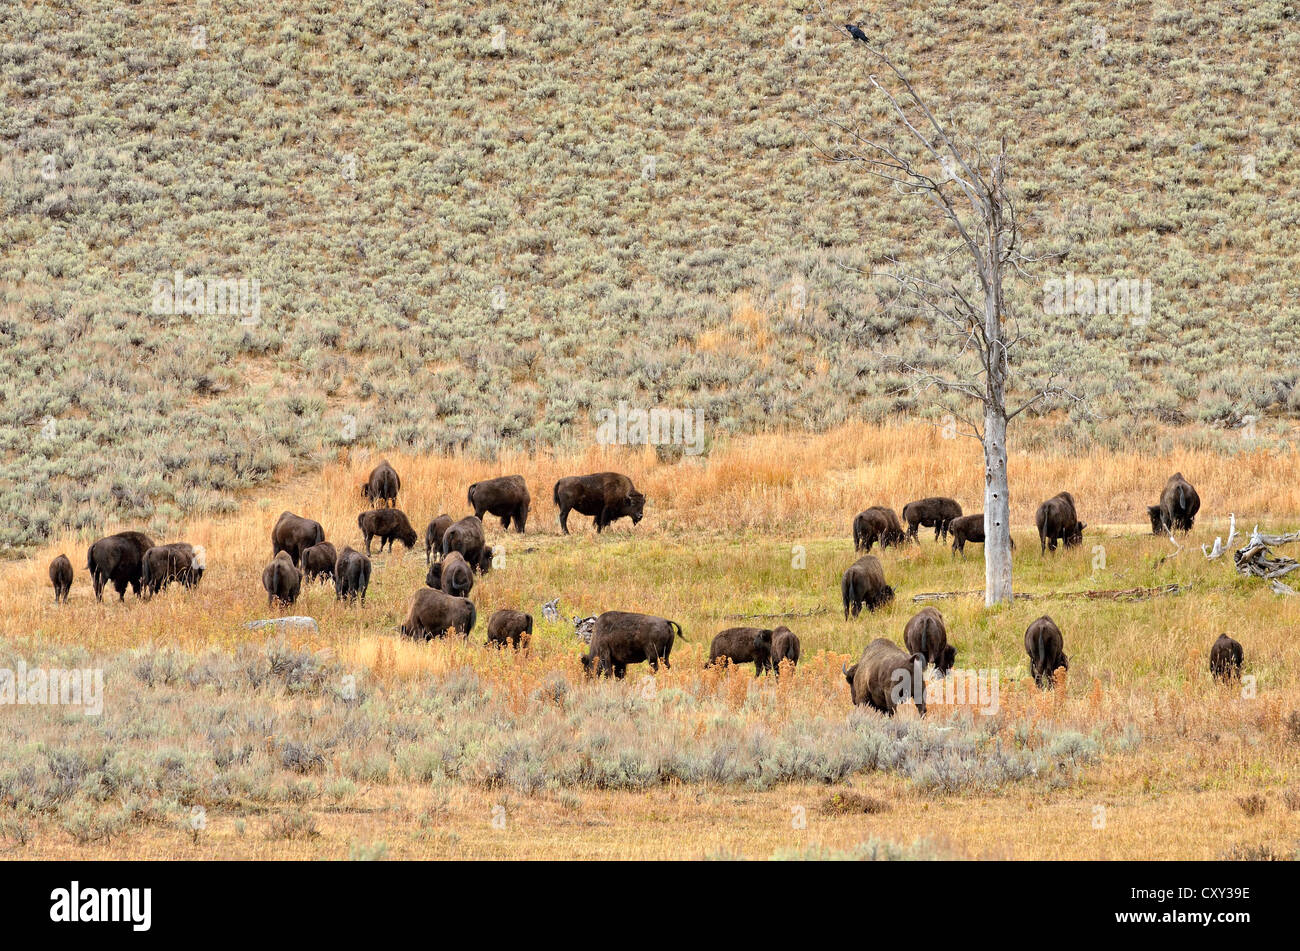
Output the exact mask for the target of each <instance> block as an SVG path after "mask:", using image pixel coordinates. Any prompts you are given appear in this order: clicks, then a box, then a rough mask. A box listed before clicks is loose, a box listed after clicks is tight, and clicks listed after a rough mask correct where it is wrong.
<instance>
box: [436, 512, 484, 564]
mask: <svg viewBox="0 0 1300 951" xmlns="http://www.w3.org/2000/svg"><path fill="white" fill-rule="evenodd" d="M453 551H458V552H460V553H461V554H462V555H464V556H465V560H466V561H467V562H469V563H470V565H471V566H473V567H475V568H477V569H478V572H479V574H483V573H485V572H486V570H487V568H485V567H484V564H483V562H484V556H487V567H488V568H490V567H491V566H492V558H491V555H490V552H491V551H492V549H490V548H488V547H487V546H486V545H485V544H484V543H483V523H482V522H481V521H479V519H478V518H477V517H476V516H474V515H466V516H465V517H464V518H462V519H461V520H460V521H459V522H455V523H453V524H452V525H450V526H448V527H447V530H446V531H445V532H443V533H442V554H443V557H444V558H445V557H446V556H447V554H448V553H450V552H453Z"/></svg>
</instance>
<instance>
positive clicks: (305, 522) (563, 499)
mask: <svg viewBox="0 0 1300 951" xmlns="http://www.w3.org/2000/svg"><path fill="white" fill-rule="evenodd" d="M401 487H402V480H401V478H400V477H399V476H398V474H397V472H396V471H395V470H394V469H393V467H392V466H391V465H389V464H388V462H386V461H385V462H382V463H380V464H379V465H378V466H376V467H375V469H374V470H373V471H372V472H371V473H370V476H369V478H368V479H367V480H366V481H365V482H363V483H362V484H361V487H360V489H361V495H362V497H363V498H364V499H365V500H366V501H368V502H369V503H370V504H371V505H373V506H375V507H374V508H370V509H368V510H366V511H363V512H361V513H360V514H359V515H358V516H357V526H358V528H359V529H360V530H361V535H362V537H363V540H364V545H365V551H364V552H361V551H358V550H355V549H353V548H352V547H350V546H344V547H343V548H342V549H341V550H336V548H335V546H334V544H332V543H331V542H328V541H326V539H325V529H324V527H323V526H322V525H321V524H320V522H317V521H314V520H312V519H309V518H303V517H302V516H299V515H296V514H294V513H292V512H282V513H281V514H280V516H279V518H278V519H277V520H276V522H275V525H274V526H273V527H272V529H271V560H270V562H269V563H268V564H267V565H266V567H265V568H264V569H263V571H262V587H263V588H264V589H265V591H266V595H267V604H268V606H272V607H273V606H274V605H275V604H277V603H279V604H281V605H285V606H289V605H292V604H293V603H294V602H295V601H297V599H298V597H299V595H300V594H301V592H302V588H303V583H304V582H306V583H308V584H312V583H320V582H332V583H333V585H334V591H335V597H336V599H337V600H340V601H349V602H360V604H362V605H364V604H365V598H366V590H367V588H368V587H369V584H370V576H371V572H372V563H371V560H370V555H371V545H372V542H373V541H374V540H375V539H378V540H379V551H380V552H383V551H384V549H385V547H387V549H388V550H389V551H390V552H391V551H392V547H393V542H394V541H400V542H401V543H402V544H403V545H404V546H405V547H406V549H407V550H410V549H411V548H413V547H414V546H415V544H416V542H417V540H418V535H417V534H416V531H415V529H414V527H413V526H412V525H411V522H410V519H409V518H408V517H407V515H406V513H405V512H403V511H402V510H401V509H399V508H397V499H398V495H399V493H400V491H401ZM552 498H553V500H554V502H555V505H556V507H557V509H558V511H559V524H560V528H561V529H562V531H563V532H564V533H565V534H568V531H569V529H568V516H569V514H570V513H571V512H577V513H579V514H580V515H586V516H590V517H591V518H592V519H593V520H594V525H595V529H596V531H597V532H598V533H599V532H601V531H602V530H603V529H604V528H605V526H607V525H609V524H611V523H613V522H614V521H616V520H617V519H620V518H630V519H631V520H632V524H633V525H636V524H638V523H639V522H640V521H641V519H642V517H643V515H644V511H645V496H644V495H643V494H642V493H640V492H639V491H637V489H636V487H635V486H634V485H633V484H632V480H631V479H629V478H628V477H627V476H625V475H622V474H620V473H617V472H600V473H594V474H592V475H585V476H566V477H565V478H562V479H560V480H559V481H558V482H556V483H555V488H554V490H553V493H552ZM466 499H467V501H468V503H469V505H470V507H471V508H472V509H473V514H472V515H467V516H465V517H464V518H461V519H459V520H454V519H453V518H452V517H451V516H450V515H447V514H440V515H438V516H437V517H436V518H434V519H432V520H431V521H430V522H429V523H428V526H427V527H426V529H425V533H424V550H425V561H426V563H427V564H428V565H429V568H428V573H427V575H426V577H425V586H424V587H423V588H421V589H420V590H418V591H417V592H416V593H415V594H414V595H413V596H412V598H411V600H410V604H409V608H408V611H407V615H406V620H405V621H404V622H403V623H402V624H401V625H399V627H398V631H399V632H400V633H401V634H403V635H404V636H406V637H411V638H415V639H418V640H431V639H433V638H436V637H443V636H445V635H447V634H448V633H452V632H454V633H456V634H459V635H461V636H462V637H468V636H469V634H470V633H471V632H472V631H473V629H474V626H475V624H476V622H477V619H478V614H477V610H476V608H475V606H474V603H473V602H472V601H471V600H470V599H469V595H470V594H471V592H472V590H473V588H474V581H475V576H476V575H477V576H482V575H484V574H487V573H488V572H489V571H490V570H491V569H492V566H493V562H494V558H495V557H496V555H495V553H494V551H493V548H492V547H491V546H490V545H488V544H487V541H486V537H485V534H484V529H483V521H482V519H483V517H484V516H485V515H492V516H495V517H496V518H499V519H500V520H501V527H502V529H503V530H506V531H508V530H510V529H511V528H513V529H514V530H515V531H516V532H519V533H523V532H524V531H525V528H526V526H527V523H528V512H529V506H530V504H531V496H530V495H529V492H528V486H527V484H526V483H525V481H524V478H523V477H522V476H519V475H510V476H502V477H499V478H494V479H487V480H485V481H482V482H475V483H474V484H473V485H471V486H470V487H469V489H468V490H467V492H466ZM1199 508H1200V498H1199V496H1198V495H1197V494H1196V490H1195V489H1194V488H1193V487H1192V485H1191V484H1190V483H1189V482H1187V480H1186V479H1184V478H1183V476H1182V473H1177V474H1175V475H1173V476H1172V477H1170V479H1169V481H1168V483H1167V484H1166V486H1165V488H1164V491H1163V492H1162V493H1161V496H1160V502H1159V504H1157V505H1152V506H1150V507H1149V508H1148V514H1149V516H1150V519H1151V530H1152V532H1153V533H1156V534H1163V533H1165V532H1172V531H1175V530H1177V531H1183V532H1186V531H1189V530H1190V529H1191V528H1192V524H1193V521H1194V519H1195V516H1196V513H1197V511H1198V510H1199ZM904 523H906V526H907V527H906V529H904V527H903V525H904ZM1035 524H1036V525H1037V528H1038V538H1039V545H1040V553H1041V554H1043V555H1045V554H1046V553H1047V552H1048V551H1049V550H1050V551H1055V550H1056V548H1057V545H1058V543H1059V544H1061V545H1062V546H1064V547H1066V548H1069V547H1072V546H1076V545H1079V544H1081V543H1082V538H1083V530H1084V528H1085V527H1086V524H1085V523H1084V522H1083V521H1081V520H1080V519H1079V516H1078V511H1077V508H1076V505H1075V500H1074V497H1073V496H1072V495H1071V494H1070V493H1069V492H1060V493H1058V494H1056V495H1055V496H1053V497H1052V498H1050V499H1047V500H1046V501H1044V502H1043V503H1042V504H1041V505H1040V506H1039V507H1038V510H1037V513H1036V515H1035ZM922 527H925V528H933V529H934V536H935V540H936V541H946V540H947V539H948V538H949V537H951V539H952V550H953V554H954V555H957V554H964V551H965V546H966V543H967V542H974V543H983V542H984V540H985V536H984V516H983V515H982V514H972V515H964V514H963V513H962V509H961V506H960V505H959V504H958V503H957V502H956V501H955V500H954V499H950V498H945V497H937V496H936V497H930V498H925V499H920V500H918V501H914V502H909V503H908V504H907V505H905V506H903V510H902V518H901V519H900V518H899V517H898V515H896V514H895V513H894V511H893V509H891V508H888V507H885V506H879V505H875V506H872V507H871V508H868V509H866V510H864V511H862V512H860V513H858V515H857V516H855V517H854V519H853V545H854V549H855V550H856V551H859V552H862V553H863V554H862V556H861V557H859V558H858V560H857V561H855V562H854V563H853V564H852V565H850V566H849V567H848V568H847V569H846V570H845V571H844V574H843V578H842V580H841V585H840V588H841V598H842V601H843V607H844V617H845V619H846V620H847V619H849V618H850V617H856V616H858V615H859V613H860V612H861V611H862V609H863V608H864V607H865V608H866V609H867V610H868V611H875V610H877V609H878V608H880V607H883V606H885V605H887V604H889V603H890V602H891V601H893V599H894V589H893V588H892V587H890V585H889V584H887V583H886V580H885V573H884V568H883V566H882V565H881V562H880V559H879V558H877V557H876V556H875V555H872V554H870V551H871V549H872V547H874V546H875V545H876V544H877V543H879V545H880V547H881V549H882V551H883V550H884V549H886V548H890V547H894V546H902V545H905V544H907V543H908V542H909V541H910V542H913V543H916V542H918V537H917V535H918V530H919V529H920V528H922ZM1012 547H1013V548H1014V544H1013V546H1012ZM86 568H87V570H88V571H89V573H90V577H91V582H92V584H93V587H94V591H95V597H96V599H97V600H101V601H102V600H103V591H104V588H105V586H107V585H108V584H110V583H111V584H112V585H113V588H114V590H116V591H117V594H118V598H119V600H125V596H126V589H127V587H128V586H129V587H130V588H131V589H132V590H133V592H134V593H135V595H136V596H137V597H140V598H148V597H151V596H152V595H155V594H157V593H159V592H160V591H162V590H163V589H164V588H166V587H167V586H168V585H169V584H170V583H172V582H178V583H180V584H181V585H182V586H184V587H186V588H193V587H195V586H196V585H197V584H198V583H199V581H200V579H201V578H202V577H203V572H204V569H205V555H204V552H203V549H202V547H201V546H195V545H191V544H189V543H187V542H172V543H168V544H163V545H156V544H155V543H154V541H153V540H152V539H151V538H149V536H147V535H145V534H143V533H141V532H132V531H126V532H119V533H117V534H115V535H109V536H107V537H105V538H101V539H99V540H98V541H96V542H95V543H94V544H93V545H91V546H90V549H89V551H88V552H87V556H86ZM72 579H73V570H72V562H71V561H70V560H69V559H68V558H67V556H66V555H59V556H58V557H57V558H55V559H54V561H52V562H51V563H50V581H51V583H52V584H53V586H54V596H55V602H56V603H63V602H66V601H67V599H68V593H69V590H70V589H71V587H72ZM587 620H589V621H594V623H593V625H592V627H591V628H590V637H589V641H588V649H587V652H586V653H585V654H584V655H582V657H581V661H582V665H583V668H584V669H585V670H586V672H587V673H588V674H592V675H600V676H610V675H612V676H614V677H617V678H622V677H624V676H625V674H626V672H627V667H628V665H629V664H639V663H647V664H649V665H650V668H651V669H652V670H656V671H657V670H658V668H659V664H660V663H662V664H663V665H664V666H665V667H668V666H669V656H670V655H671V653H672V647H673V644H674V643H675V642H676V640H677V639H679V638H680V639H682V640H685V636H684V634H683V633H682V628H681V626H680V625H679V624H677V622H675V621H671V620H668V619H667V618H662V617H656V616H653V615H647V614H635V613H631V612H627V611H607V612H605V613H604V614H601V615H600V616H599V617H597V618H594V619H587ZM532 632H533V618H532V616H531V615H529V614H527V613H525V612H523V611H519V610H514V609H503V610H499V611H496V612H495V613H494V614H493V615H492V617H491V618H490V619H489V620H488V625H487V644H488V645H496V646H505V645H509V646H510V647H512V648H520V647H527V645H528V642H529V640H530V638H531V637H532ZM1024 646H1025V653H1026V654H1027V655H1028V657H1029V666H1030V672H1031V673H1032V675H1033V677H1034V680H1035V682H1036V683H1037V684H1038V686H1039V687H1041V688H1048V687H1051V686H1052V684H1053V681H1054V678H1055V675H1056V672H1057V671H1058V670H1069V666H1070V664H1069V659H1068V658H1067V656H1066V654H1065V651H1064V639H1063V636H1062V634H1061V630H1060V628H1059V627H1058V626H1057V625H1056V623H1055V622H1054V621H1053V620H1052V619H1051V618H1050V617H1047V616H1043V617H1040V618H1038V619H1036V620H1035V621H1033V622H1032V623H1031V624H1030V625H1029V627H1028V629H1027V630H1026V631H1025V641H1024ZM956 654H957V650H956V648H955V647H954V646H953V645H952V644H950V643H949V639H948V629H947V627H946V625H945V623H944V619H943V615H942V614H940V612H939V611H938V610H936V609H935V608H933V607H926V608H923V609H921V610H920V611H919V612H917V613H916V614H915V615H914V616H913V617H912V618H910V619H909V620H908V621H907V623H906V625H905V626H904V628H903V647H901V648H900V647H899V646H897V645H896V644H894V643H893V642H892V641H890V640H888V639H887V638H877V639H876V640H874V641H872V642H871V643H870V644H868V645H867V647H866V648H865V649H864V650H863V652H862V655H861V657H860V658H859V659H858V662H857V663H856V664H854V665H853V666H851V667H849V666H847V665H845V666H844V667H843V673H844V677H845V679H846V680H847V682H848V684H849V687H850V693H851V696H852V700H853V703H854V704H856V705H864V706H868V707H871V708H873V709H875V710H879V711H881V712H883V713H886V714H890V715H892V714H893V712H894V710H895V709H896V708H897V706H898V705H899V703H901V702H904V701H905V700H906V699H908V697H909V696H910V698H911V699H912V700H913V701H914V702H915V704H916V707H917V710H918V711H919V712H920V713H921V714H924V713H925V694H924V675H925V672H926V671H927V670H932V671H933V672H934V673H935V674H937V675H938V676H940V677H942V676H945V675H947V673H948V672H949V671H950V670H951V669H952V668H953V665H954V663H955V661H956ZM799 656H800V644H799V638H798V637H797V636H796V635H795V633H794V632H793V631H791V630H790V629H789V628H788V627H785V626H778V627H776V628H772V629H769V628H758V627H733V628H728V629H726V630H724V631H722V632H720V633H719V634H718V635H717V636H716V637H715V638H714V639H713V642H712V644H711V645H710V647H709V659H708V662H707V665H706V666H714V665H716V664H723V663H729V664H753V665H754V674H755V676H759V675H761V674H763V673H765V672H769V671H770V672H772V673H773V674H774V675H776V676H778V677H779V676H780V672H781V665H782V664H783V663H785V664H787V665H789V666H794V665H796V664H798V662H799ZM1242 659H1243V654H1242V647H1241V645H1240V644H1239V643H1237V642H1236V641H1235V640H1233V639H1232V638H1230V637H1228V635H1227V634H1224V635H1221V636H1220V637H1219V639H1218V640H1217V641H1215V643H1214V645H1213V647H1212V648H1211V651H1210V671H1211V673H1212V675H1213V676H1214V677H1215V679H1229V678H1239V677H1240V675H1241V668H1242ZM900 682H904V683H908V684H911V685H913V686H912V689H911V692H910V693H909V694H908V695H907V696H903V695H901V694H900V693H899V691H898V690H897V689H896V688H897V685H898V684H899V683H900Z"/></svg>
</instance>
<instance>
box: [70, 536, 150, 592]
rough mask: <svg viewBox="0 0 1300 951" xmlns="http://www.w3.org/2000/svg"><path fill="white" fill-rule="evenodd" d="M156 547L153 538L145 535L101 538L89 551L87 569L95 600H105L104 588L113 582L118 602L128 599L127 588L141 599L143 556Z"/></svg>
mask: <svg viewBox="0 0 1300 951" xmlns="http://www.w3.org/2000/svg"><path fill="white" fill-rule="evenodd" d="M152 547H153V539H152V538H150V537H149V536H148V535H145V534H143V533H142V532H118V533H117V534H116V535H109V536H108V537H107V538H101V539H99V540H98V541H96V542H95V543H94V544H93V545H91V546H90V549H89V550H88V551H87V552H86V570H87V571H89V572H90V581H91V584H92V585H94V588H95V600H96V601H103V600H104V585H106V584H108V582H110V581H111V582H113V589H114V590H115V591H116V592H117V598H118V600H119V601H125V600H126V586H127V585H128V584H129V585H130V586H131V591H132V593H134V594H135V596H136V597H137V598H138V597H140V572H141V570H142V569H143V567H144V553H145V552H147V551H148V550H149V549H150V548H152Z"/></svg>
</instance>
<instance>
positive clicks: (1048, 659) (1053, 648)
mask: <svg viewBox="0 0 1300 951" xmlns="http://www.w3.org/2000/svg"><path fill="white" fill-rule="evenodd" d="M1064 643H1065V642H1064V639H1063V638H1062V637H1061V629H1060V628H1059V627H1057V626H1056V622H1055V621H1053V620H1052V619H1051V618H1050V617H1048V616H1047V615H1046V614H1044V615H1043V616H1042V617H1040V618H1038V619H1037V620H1035V621H1033V622H1032V623H1030V625H1029V627H1028V628H1027V629H1026V630H1025V653H1027V654H1028V655H1029V669H1030V672H1031V673H1032V674H1033V675H1034V683H1036V684H1038V686H1039V688H1040V689H1041V688H1044V687H1051V686H1052V685H1053V684H1054V683H1055V682H1056V671H1057V670H1069V669H1070V659H1069V658H1068V657H1066V656H1065V651H1063V650H1061V648H1062V646H1064Z"/></svg>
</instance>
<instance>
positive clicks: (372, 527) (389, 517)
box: [357, 508, 418, 555]
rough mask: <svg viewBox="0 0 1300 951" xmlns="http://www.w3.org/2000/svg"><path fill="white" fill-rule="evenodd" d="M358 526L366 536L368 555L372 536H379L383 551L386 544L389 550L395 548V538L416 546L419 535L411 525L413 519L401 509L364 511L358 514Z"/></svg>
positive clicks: (408, 546)
mask: <svg viewBox="0 0 1300 951" xmlns="http://www.w3.org/2000/svg"><path fill="white" fill-rule="evenodd" d="M357 527H358V528H360V529H361V533H362V534H363V535H365V537H366V554H367V555H369V554H370V540H371V539H372V538H375V537H378V538H379V550H380V551H381V552H382V551H383V550H384V546H385V545H387V546H388V550H389V551H392V550H393V540H394V539H396V540H397V541H399V542H401V543H402V544H403V545H405V546H406V547H407V549H410V548H412V547H414V546H415V542H416V539H417V537H418V536H416V534H415V529H413V528H412V527H411V520H410V519H408V518H407V517H406V513H405V512H403V511H402V510H401V509H393V508H384V509H371V510H370V511H368V512H362V513H361V514H360V515H358V516H357Z"/></svg>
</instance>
